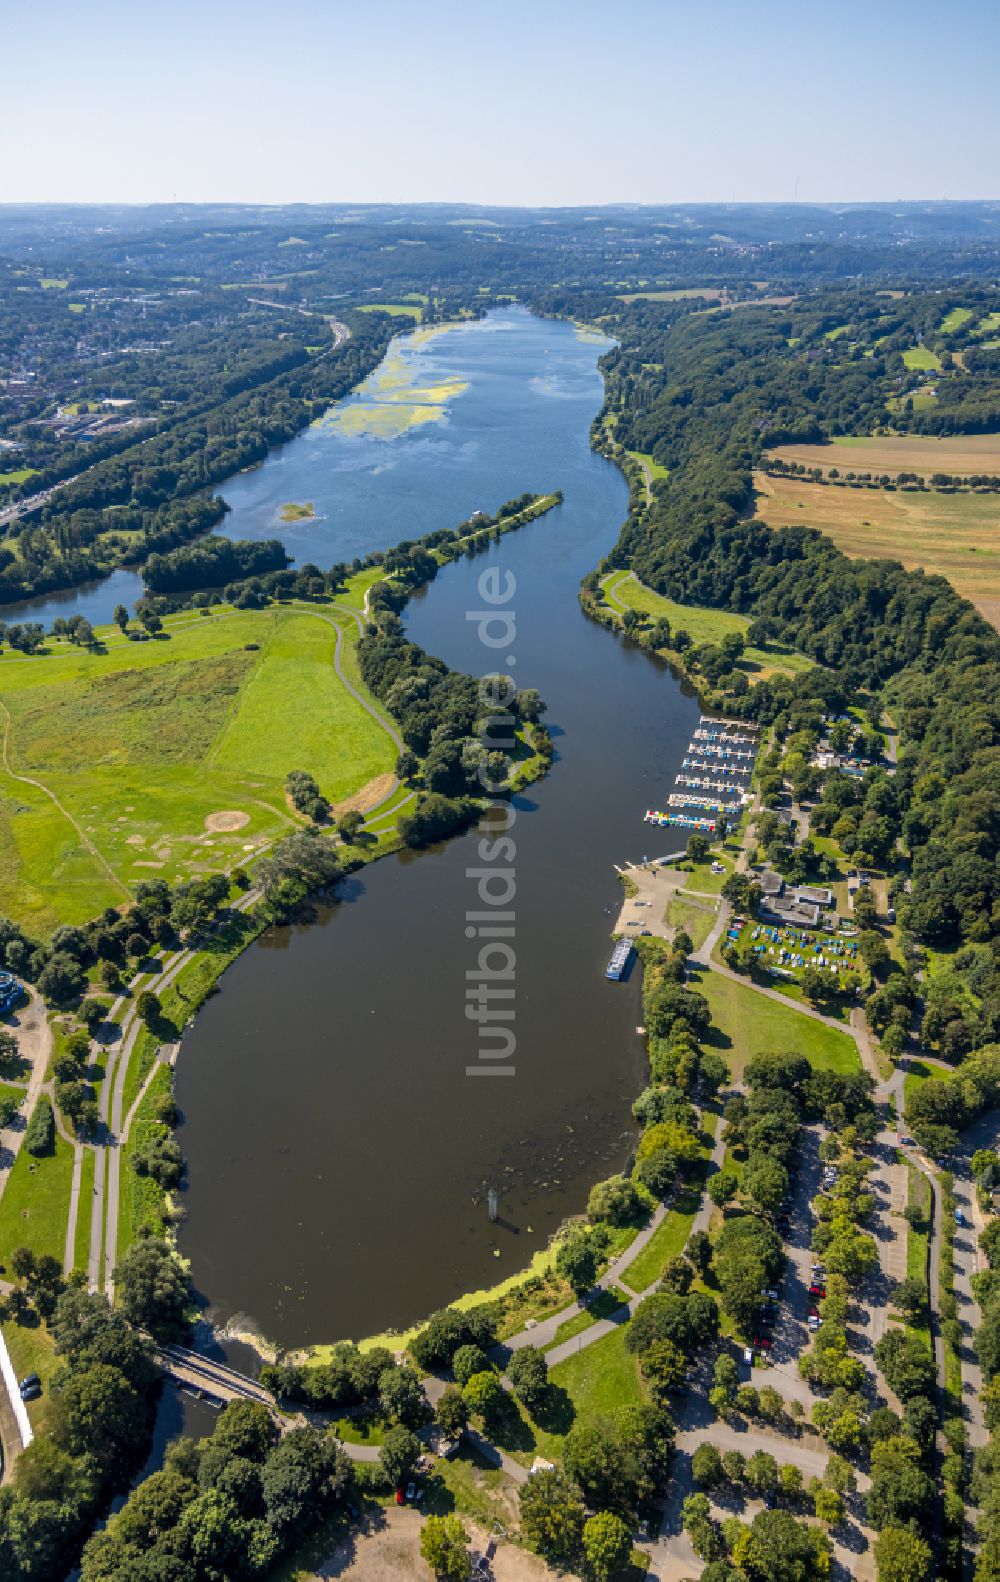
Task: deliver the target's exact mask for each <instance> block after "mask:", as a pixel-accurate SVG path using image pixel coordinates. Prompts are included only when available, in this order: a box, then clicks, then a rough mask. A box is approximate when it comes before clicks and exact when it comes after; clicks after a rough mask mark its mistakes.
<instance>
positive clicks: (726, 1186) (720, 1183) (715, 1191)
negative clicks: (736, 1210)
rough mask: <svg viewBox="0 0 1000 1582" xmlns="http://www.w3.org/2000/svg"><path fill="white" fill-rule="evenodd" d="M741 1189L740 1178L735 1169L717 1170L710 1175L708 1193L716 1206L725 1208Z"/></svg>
mask: <svg viewBox="0 0 1000 1582" xmlns="http://www.w3.org/2000/svg"><path fill="white" fill-rule="evenodd" d="M739 1189H740V1178H739V1176H738V1175H737V1174H736V1171H735V1170H725V1169H723V1170H717V1171H716V1172H715V1174H714V1175H713V1176H710V1177H709V1181H708V1187H707V1191H708V1195H709V1197H710V1198H711V1199H712V1202H713V1203H714V1204H715V1206H716V1208H723V1207H724V1206H725V1204H727V1203H731V1202H732V1201H733V1198H734V1197H735V1196H736V1194H737V1192H738V1191H739Z"/></svg>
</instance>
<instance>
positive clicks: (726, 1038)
mask: <svg viewBox="0 0 1000 1582" xmlns="http://www.w3.org/2000/svg"><path fill="white" fill-rule="evenodd" d="M691 986H692V988H695V989H697V990H698V992H699V993H700V994H703V995H704V996H705V998H706V999H707V1001H708V1003H709V1006H710V1008H711V1012H712V1030H711V1032H710V1033H709V1034H708V1037H707V1039H706V1042H707V1043H709V1044H712V1045H714V1047H716V1048H718V1050H719V1052H720V1053H721V1054H722V1055H724V1056H725V1058H726V1059H727V1060H728V1061H729V1064H730V1066H731V1068H732V1071H733V1076H734V1077H737V1078H738V1077H739V1076H740V1075H741V1073H742V1071H743V1068H744V1066H745V1065H746V1063H747V1061H748V1060H750V1059H752V1057H753V1056H754V1055H758V1054H761V1053H766V1052H774V1053H784V1054H796V1055H805V1057H806V1059H807V1060H808V1061H809V1062H810V1064H811V1065H812V1066H814V1067H815V1069H816V1070H817V1071H839V1072H844V1073H847V1072H853V1071H858V1070H859V1069H860V1065H861V1062H860V1060H859V1058H858V1050H857V1045H856V1044H855V1042H854V1039H853V1038H851V1037H850V1035H849V1034H847V1033H841V1032H838V1031H837V1029H836V1028H834V1027H828V1026H827V1025H826V1023H825V1022H818V1021H816V1020H815V1019H814V1018H813V1017H811V1016H803V1015H802V1013H801V1012H800V1011H796V1010H794V1009H793V1007H792V1006H791V1005H787V1006H786V1005H781V1004H779V1003H778V1001H776V1000H772V999H769V998H768V997H767V996H766V995H764V994H760V993H758V991H757V990H755V989H752V988H750V987H749V986H748V985H746V984H743V983H738V982H736V981H734V980H733V979H732V978H727V977H723V975H722V973H719V972H706V971H704V970H701V971H699V972H697V973H693V974H692V983H691Z"/></svg>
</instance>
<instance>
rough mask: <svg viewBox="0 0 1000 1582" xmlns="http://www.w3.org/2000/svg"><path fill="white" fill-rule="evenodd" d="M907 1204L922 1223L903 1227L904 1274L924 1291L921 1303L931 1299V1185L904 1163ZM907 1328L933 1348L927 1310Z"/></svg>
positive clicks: (913, 1167) (918, 1172) (912, 1166)
mask: <svg viewBox="0 0 1000 1582" xmlns="http://www.w3.org/2000/svg"><path fill="white" fill-rule="evenodd" d="M906 1177H907V1187H906V1201H907V1205H908V1207H910V1208H916V1209H919V1210H920V1213H921V1215H922V1216H923V1218H922V1223H921V1226H920V1229H919V1230H918V1229H917V1227H916V1226H914V1225H909V1224H908V1225H907V1227H906V1274H907V1278H908V1279H911V1280H919V1281H920V1284H921V1286H922V1287H923V1291H924V1301H925V1304H927V1303H928V1302H929V1300H930V1288H929V1286H928V1283H927V1273H928V1266H927V1254H928V1248H929V1245H930V1232H929V1225H930V1213H931V1184H930V1182H929V1181H928V1180H927V1177H926V1176H925V1175H924V1173H923V1171H922V1170H918V1169H917V1167H916V1165H912V1164H910V1163H909V1161H907V1165H906ZM906 1328H907V1329H909V1330H912V1332H913V1334H915V1335H917V1336H918V1337H919V1339H920V1340H921V1342H922V1343H923V1345H924V1346H926V1348H927V1350H928V1351H930V1350H931V1349H932V1347H933V1341H932V1338H931V1331H930V1325H929V1324H928V1322H927V1314H926V1310H925V1312H924V1314H923V1315H922V1316H921V1317H920V1318H918V1319H917V1321H916V1323H914V1324H907V1325H906Z"/></svg>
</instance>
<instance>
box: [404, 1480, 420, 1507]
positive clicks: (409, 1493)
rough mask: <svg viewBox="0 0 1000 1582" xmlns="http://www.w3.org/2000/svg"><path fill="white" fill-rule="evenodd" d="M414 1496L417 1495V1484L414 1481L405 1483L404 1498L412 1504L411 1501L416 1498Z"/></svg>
mask: <svg viewBox="0 0 1000 1582" xmlns="http://www.w3.org/2000/svg"><path fill="white" fill-rule="evenodd" d="M416 1497H417V1485H416V1484H415V1483H408V1484H407V1485H406V1498H407V1500H408V1501H409V1502H410V1504H411V1505H412V1503H413V1501H414V1500H415V1499H416Z"/></svg>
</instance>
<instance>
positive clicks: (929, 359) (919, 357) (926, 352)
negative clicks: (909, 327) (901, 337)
mask: <svg viewBox="0 0 1000 1582" xmlns="http://www.w3.org/2000/svg"><path fill="white" fill-rule="evenodd" d="M903 362H904V363H905V364H906V366H907V368H912V369H916V370H930V371H936V370H937V369H938V368H940V366H941V359H940V357H939V356H938V354H937V352H932V351H931V349H930V347H929V346H908V347H907V348H906V351H905V352H904V353H903Z"/></svg>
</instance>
